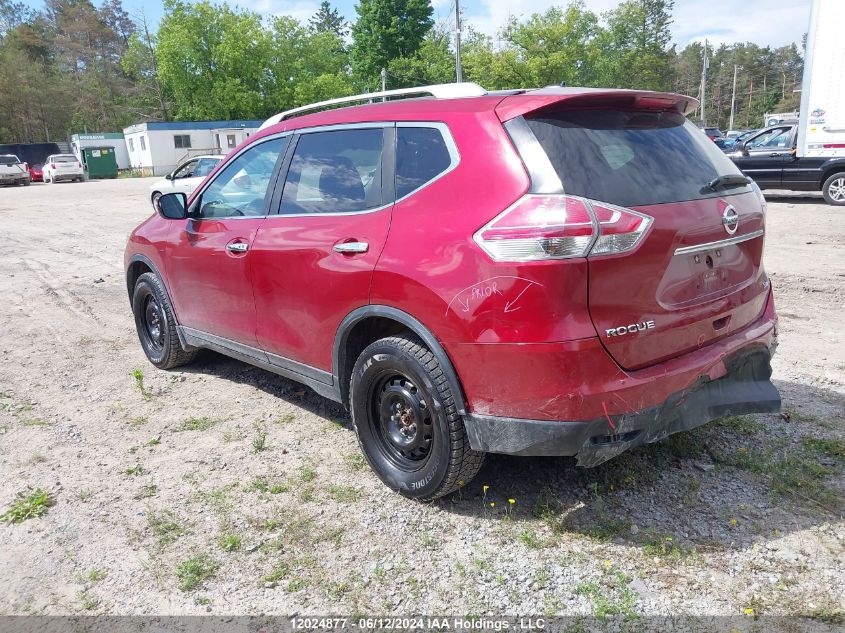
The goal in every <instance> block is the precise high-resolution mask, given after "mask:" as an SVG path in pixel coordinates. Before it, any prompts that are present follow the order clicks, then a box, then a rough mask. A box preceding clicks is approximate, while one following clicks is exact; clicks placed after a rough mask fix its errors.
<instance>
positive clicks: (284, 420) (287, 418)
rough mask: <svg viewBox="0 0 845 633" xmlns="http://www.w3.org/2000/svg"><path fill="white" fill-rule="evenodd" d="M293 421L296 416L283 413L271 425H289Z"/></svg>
mask: <svg viewBox="0 0 845 633" xmlns="http://www.w3.org/2000/svg"><path fill="white" fill-rule="evenodd" d="M294 420H296V416H295V415H294V414H293V413H283V414H282V415H280V416H278V417H277V418H275V419H274V420H273V424H289V423H291V422H293V421H294Z"/></svg>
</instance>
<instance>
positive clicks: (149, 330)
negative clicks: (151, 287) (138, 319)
mask: <svg viewBox="0 0 845 633" xmlns="http://www.w3.org/2000/svg"><path fill="white" fill-rule="evenodd" d="M142 319H143V324H144V333H145V334H146V337H147V340H148V341H149V343H150V346H151V347H152V348H153V349H154V350H155V351H156V352H160V351H162V350H163V349H164V330H165V320H164V312H163V311H162V309H161V305H160V304H159V302H158V300H157V299H156V298H155V295H153V294H149V295H147V296H146V297H145V298H144V305H143V312H142Z"/></svg>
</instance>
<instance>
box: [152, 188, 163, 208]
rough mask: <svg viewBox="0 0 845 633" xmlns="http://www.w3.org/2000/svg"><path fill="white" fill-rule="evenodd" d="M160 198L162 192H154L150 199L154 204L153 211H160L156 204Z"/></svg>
mask: <svg viewBox="0 0 845 633" xmlns="http://www.w3.org/2000/svg"><path fill="white" fill-rule="evenodd" d="M159 198H161V191H153V195H152V196H151V197H150V202H152V203H153V209H155V210H156V211H158V209H156V202H158V199H159Z"/></svg>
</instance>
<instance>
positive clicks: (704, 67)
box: [701, 40, 709, 127]
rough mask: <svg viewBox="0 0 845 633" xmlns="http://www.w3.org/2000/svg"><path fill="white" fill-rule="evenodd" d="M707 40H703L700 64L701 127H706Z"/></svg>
mask: <svg viewBox="0 0 845 633" xmlns="http://www.w3.org/2000/svg"><path fill="white" fill-rule="evenodd" d="M708 66H709V62H708V60H707V40H704V62H703V63H702V64H701V126H702V127H707V115H706V114H705V103H706V97H705V94H706V91H707V67H708Z"/></svg>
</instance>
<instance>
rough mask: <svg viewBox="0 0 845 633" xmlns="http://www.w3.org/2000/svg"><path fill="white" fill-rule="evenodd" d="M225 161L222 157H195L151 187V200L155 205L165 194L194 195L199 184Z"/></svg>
mask: <svg viewBox="0 0 845 633" xmlns="http://www.w3.org/2000/svg"><path fill="white" fill-rule="evenodd" d="M221 160H223V157H222V156H215V155H207V156H194V157H193V158H191V159H190V160H188V161H185V162H184V163H182V164H181V165H179V166H178V167H177V168H176V169H174V170H173V171H172V172H171V173H169V174H167V176H165V177H164V178H163V179H162V180H157V181H156V182H154V183H153V184H152V185H150V200H151V201H152V203H153V205H155V203H156V201H157V200H158V199H159V198H160V197H161V195H162V194H164V193H173V192H174V191H181V192H182V193H187V194H190V193H193V191H194V189H196V188H197V187H198V186H199V184H200V183H201V182H202V181H203V180H204V179H205V177H206V176H208V174H210V173H211V172H212V171H214V168H215V167H217V165H219V164H220V161H221Z"/></svg>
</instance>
